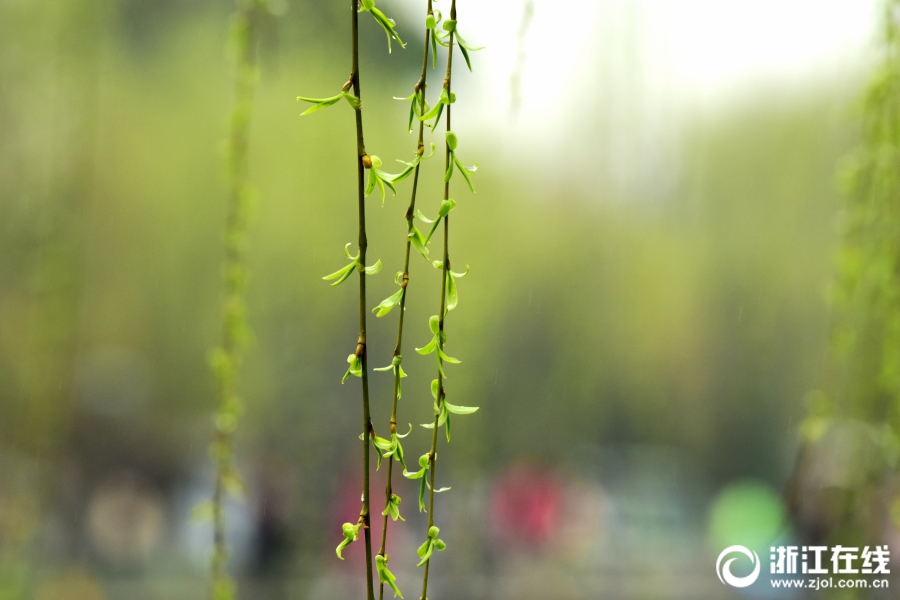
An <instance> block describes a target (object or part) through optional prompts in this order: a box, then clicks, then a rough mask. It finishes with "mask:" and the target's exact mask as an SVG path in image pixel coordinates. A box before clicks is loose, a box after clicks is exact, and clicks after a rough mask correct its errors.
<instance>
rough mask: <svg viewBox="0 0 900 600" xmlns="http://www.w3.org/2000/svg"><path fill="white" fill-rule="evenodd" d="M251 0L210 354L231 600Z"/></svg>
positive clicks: (236, 29) (245, 15) (216, 571)
mask: <svg viewBox="0 0 900 600" xmlns="http://www.w3.org/2000/svg"><path fill="white" fill-rule="evenodd" d="M255 8H256V6H255V3H253V2H247V3H245V4H244V5H243V8H242V9H241V10H240V11H239V12H238V13H237V15H236V16H235V20H234V23H233V31H232V35H233V37H234V43H235V47H236V56H235V60H236V81H235V94H234V98H235V100H234V109H233V113H232V118H231V125H230V127H231V129H230V132H229V139H228V150H229V152H228V177H229V200H228V215H227V219H226V224H225V263H224V269H223V273H224V299H223V306H222V344H221V346H220V347H219V348H218V349H216V350H215V351H214V352H213V354H212V360H211V363H212V368H213V372H214V375H215V378H216V383H217V388H218V394H219V401H218V410H217V413H216V421H215V423H216V433H215V437H214V440H213V445H212V455H213V457H214V461H215V466H216V480H215V487H214V490H213V497H212V502H211V505H212V506H211V513H212V514H211V516H212V522H213V556H212V561H211V565H210V567H211V568H210V570H211V590H210V593H211V595H212V596H213V597H215V598H232V597H233V596H234V589H233V584H232V582H231V579H230V578H229V577H228V574H227V573H226V569H225V565H226V562H227V559H228V548H227V544H226V539H225V526H226V523H225V515H224V502H225V497H226V496H227V494H228V492H229V491H235V490H234V489H233V488H236V487H237V488H240V487H241V484H240V480H239V478H238V476H237V473H236V472H235V469H234V464H233V462H234V460H233V456H232V453H233V451H232V447H233V443H234V431H235V428H236V426H237V415H238V413H239V412H240V406H239V404H240V402H239V400H238V394H237V374H238V369H239V367H240V363H241V359H242V349H243V345H244V342H245V339H246V337H247V325H246V322H245V316H244V312H245V309H244V288H245V280H246V277H245V269H246V268H245V264H244V263H245V248H246V243H245V238H246V229H247V223H246V221H247V212H248V206H247V205H248V203H249V195H250V190H249V186H248V182H247V145H248V136H249V128H250V127H249V126H250V114H251V112H252V108H253V96H254V89H255V83H256V66H255V60H254V52H253V38H254V29H253V15H252V11H253V10H254V9H255Z"/></svg>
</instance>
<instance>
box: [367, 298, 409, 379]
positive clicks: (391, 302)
mask: <svg viewBox="0 0 900 600" xmlns="http://www.w3.org/2000/svg"><path fill="white" fill-rule="evenodd" d="M405 291H406V288H400V289H399V290H397V291H396V292H394V293H393V294H391V295H390V296H388V297H387V298H385V299H384V300H382V301H381V304H379V305H378V306H376V307H375V308H373V309H372V312H374V313H376V315H375V316H376V317H383V316H384V315H386V314H388V313H389V312H391V311H392V310H393V309H394V307H395V306H397V305H398V304H400V301H401V300H402V299H403V293H404V292H405ZM376 311H377V312H376ZM392 368H393V365H390V366H387V367H385V368H383V369H375V370H376V371H387V370H390V369H392Z"/></svg>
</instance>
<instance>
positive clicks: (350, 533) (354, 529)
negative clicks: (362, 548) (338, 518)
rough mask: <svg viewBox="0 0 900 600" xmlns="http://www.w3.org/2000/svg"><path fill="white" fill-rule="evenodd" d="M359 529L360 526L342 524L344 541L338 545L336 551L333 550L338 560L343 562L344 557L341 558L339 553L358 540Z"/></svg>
mask: <svg viewBox="0 0 900 600" xmlns="http://www.w3.org/2000/svg"><path fill="white" fill-rule="evenodd" d="M359 527H360V524H356V525H354V524H353V523H344V524H343V525H341V531H342V533H343V534H344V541H342V542H341V543H340V544H338V547H337V550H335V552H336V554H337V557H338V558H339V559H341V560H344V557H343V556H341V551H342V550H343V549H344V548H346V547H347V546H349V545H350V544H351V543H353V542H355V541H356V540H357V539H358V538H359Z"/></svg>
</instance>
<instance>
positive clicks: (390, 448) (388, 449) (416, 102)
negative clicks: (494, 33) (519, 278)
mask: <svg viewBox="0 0 900 600" xmlns="http://www.w3.org/2000/svg"><path fill="white" fill-rule="evenodd" d="M433 22H434V11H433V9H432V0H428V7H427V12H426V27H425V46H424V51H423V56H422V73H421V75H420V76H419V80H418V81H417V82H416V84H415V86H413V93H412V95H411V96H410V97H409V98H406V100H410V101H411V103H412V104H411V105H410V113H409V124H408V127H409V129H410V131H411V130H412V122H413V118H414V117H420V116H422V115H424V114H425V113H426V112H427V108H426V106H427V105H426V102H425V85H426V79H427V75H428V50H429V46H430V40H431V35H432V31H431V29H430V28H429V27H428V25H429V24H430V23H433ZM432 28H433V27H432ZM418 125H419V135H418V143H417V145H416V155H415V158H414V159H413V161H411V162H409V163H405V164H406V165H407V169H406V172H407V174H408V172H410V171H411V172H412V177H413V184H412V193H411V196H410V201H409V208H407V209H406V215H405V216H404V218H405V219H406V223H407V232H408V235H407V236H406V251H405V255H404V259H403V271H402V272H400V273H397V277H396V279H395V280H396V282H397V285H398V286H399V290H397V292H395V293H394V294H392V295H391V296H389V297H388V298H386V299H385V300H383V301H382V302H381V304H379V305H378V306H376V307H375V309H374V311H373V312H376V316H378V317H382V316H384V315H386V314H388V313H389V312H390V311H391V310H392V309H393V308H394V307H395V306H399V308H400V310H399V316H398V318H397V343H396V345H395V346H394V354H393V360H392V361H391V365H389V366H388V367H385V368H383V369H376V370H378V371H391V372H392V373H393V375H394V387H393V397H392V403H391V421H390V436H391V437H390V440H384V439H381V438H376V440H375V446H376V449H378V451H379V453H380V454H383V455H384V456H385V457H391V456H393V457H394V458H395V459H396V460H397V461H398V462H400V464H401V466H402V467H403V468H404V469H406V461H405V458H404V455H403V446H402V445H401V443H400V438H402V437H405V436H403V435H399V434H398V433H397V403H398V401H399V400H400V397H401V394H402V381H401V380H402V379H403V378H404V377H406V373H404V372H403V367H402V366H401V362H402V361H403V355H402V354H401V352H402V346H403V320H404V317H405V315H406V301H407V294H408V293H409V257H410V250H411V249H412V248H413V246H414V245H415V248H416V250H417V251H418V252H420V253H422V255H423V256H425V257H426V258H427V256H428V250H427V249H426V247H425V246H426V245H427V241H423V239H422V234H421V232H419V231H418V229H416V226H415V224H414V219H415V213H416V192H417V190H418V185H419V168H420V167H421V159H422V158H423V157H424V154H425V143H424V134H425V123H424V122H423V121H421V120H419V121H418ZM433 152H434V146H433V145H432V153H433ZM393 473H394V461H393V460H390V458H389V460H388V467H387V484H386V486H385V492H384V493H385V507H384V511H383V512H382V513H381V514H382V515H383V516H384V520H383V522H382V528H381V548H380V549H379V551H378V555H377V556H376V557H375V561H376V562H375V566H376V569H377V571H378V580H379V586H378V599H379V600H383V598H384V584H388V585H389V586H390V587H391V589H392V590H393V592H394V595H395V596H399V597H400V598H403V593H402V592H401V591H400V588H399V587H398V586H397V583H396V577H395V576H394V574H393V573H391V571H390V570H389V569H388V566H387V564H388V560H389V557H388V555H387V553H386V547H387V534H388V521H389V518H390V519H393V520H394V521H396V520H398V519H400V520H404V519H403V517H401V516H400V502H401V498H400V496H398V495H397V494H395V493H394V490H393Z"/></svg>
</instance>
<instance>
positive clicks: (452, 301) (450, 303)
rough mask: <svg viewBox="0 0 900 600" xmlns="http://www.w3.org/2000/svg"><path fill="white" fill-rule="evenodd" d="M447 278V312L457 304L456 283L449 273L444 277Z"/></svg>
mask: <svg viewBox="0 0 900 600" xmlns="http://www.w3.org/2000/svg"><path fill="white" fill-rule="evenodd" d="M444 276H445V277H446V278H447V310H448V311H450V310H453V309H454V308H456V305H457V304H459V293H458V292H457V290H456V281H454V280H453V276H452V275H451V274H450V273H447V274H445V275H444Z"/></svg>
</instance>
